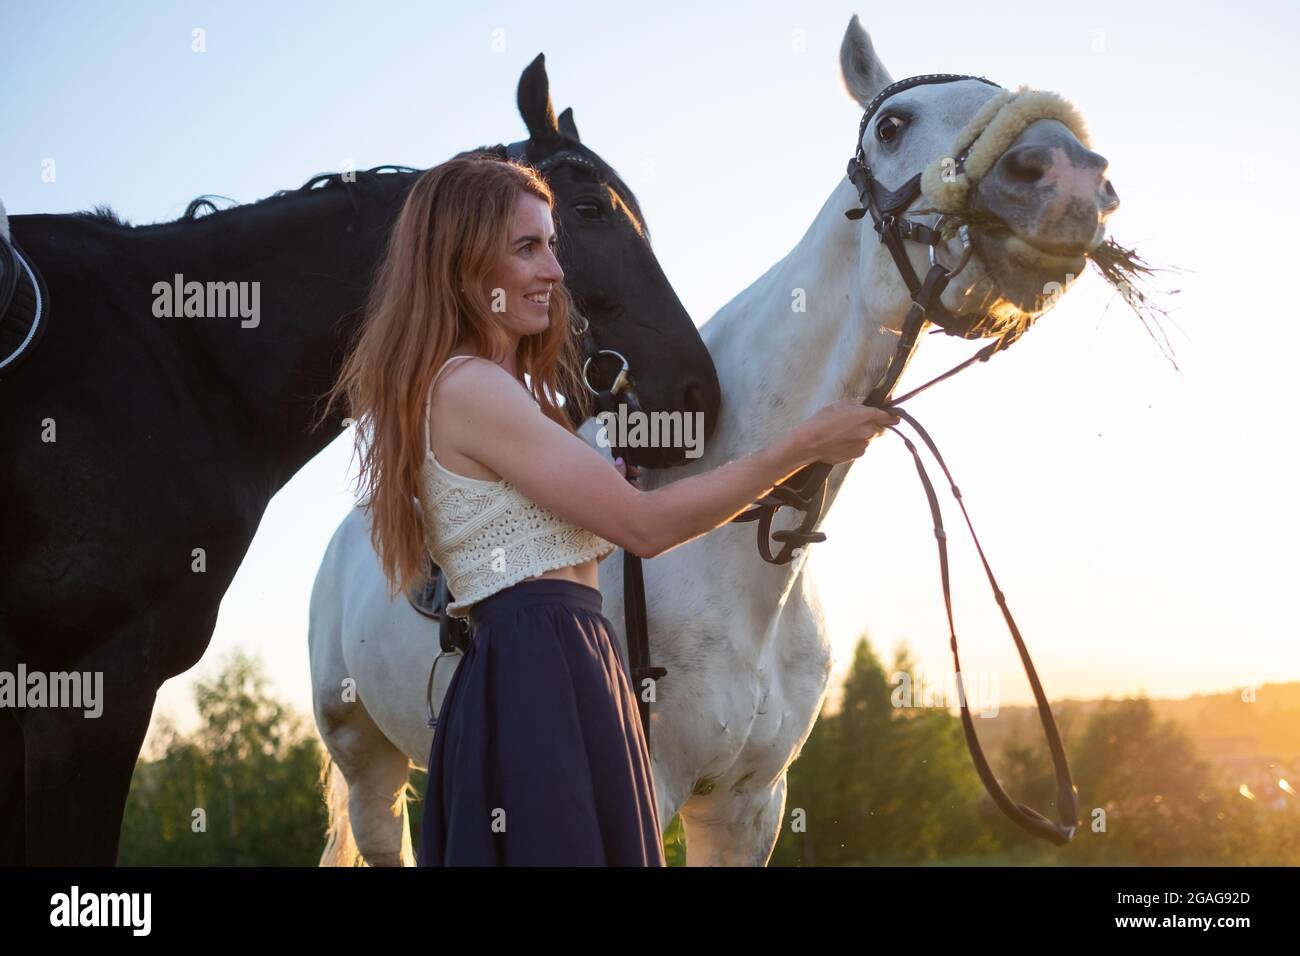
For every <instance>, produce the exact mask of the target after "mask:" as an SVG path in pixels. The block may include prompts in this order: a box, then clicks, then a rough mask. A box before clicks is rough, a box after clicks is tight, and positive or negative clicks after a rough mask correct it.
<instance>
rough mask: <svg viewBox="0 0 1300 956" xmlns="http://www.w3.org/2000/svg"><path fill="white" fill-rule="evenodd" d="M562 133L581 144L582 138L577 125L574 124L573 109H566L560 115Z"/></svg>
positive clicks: (570, 107)
mask: <svg viewBox="0 0 1300 956" xmlns="http://www.w3.org/2000/svg"><path fill="white" fill-rule="evenodd" d="M560 132H561V133H563V134H564V135H565V136H567V137H568V138H569V139H571V140H573V141H574V142H578V143H581V142H582V137H581V136H579V135H578V127H577V124H575V123H574V122H573V107H572V106H569V107H566V108H565V110H564V112H563V113H561V114H560Z"/></svg>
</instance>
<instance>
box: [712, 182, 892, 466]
mask: <svg viewBox="0 0 1300 956" xmlns="http://www.w3.org/2000/svg"><path fill="white" fill-rule="evenodd" d="M857 205H858V200H857V194H856V192H855V191H854V189H853V187H852V186H851V185H850V184H849V181H848V179H847V178H846V179H843V180H841V181H840V184H839V186H837V187H836V189H835V191H834V192H832V193H831V196H830V198H829V199H828V200H827V201H826V203H825V205H823V206H822V209H821V212H819V213H818V214H817V217H816V219H815V220H814V221H813V224H812V226H811V227H810V228H809V229H808V232H807V233H806V234H805V235H804V237H803V238H802V239H801V240H800V241H799V244H798V245H797V246H795V248H794V249H793V250H792V251H791V252H790V254H789V255H787V256H786V257H785V258H784V259H782V260H781V261H780V262H778V263H777V264H776V265H774V266H773V267H772V268H771V269H769V270H768V271H767V273H765V274H764V275H763V276H762V277H761V278H759V279H758V280H757V281H755V282H754V284H753V285H751V286H750V287H749V288H748V289H746V290H745V291H744V292H742V293H741V294H740V295H738V296H736V298H734V299H732V300H731V302H729V303H728V304H727V305H725V306H724V307H723V308H722V309H721V310H720V311H719V312H718V313H717V314H716V315H715V316H714V317H713V318H712V319H710V320H709V321H708V322H707V323H706V324H705V325H704V327H703V328H702V329H701V336H702V337H703V339H704V342H705V344H706V345H707V346H708V349H709V353H710V355H712V357H713V361H714V364H715V366H716V367H717V370H718V381H719V383H720V385H721V387H722V397H723V401H722V412H721V417H720V420H719V423H718V427H717V430H716V432H715V433H714V434H713V435H712V436H711V437H710V440H709V441H708V442H707V443H706V446H705V451H704V454H703V455H702V456H701V460H700V466H699V468H700V470H708V469H710V468H714V467H717V466H718V465H721V464H723V463H725V462H727V461H729V460H731V459H733V458H736V457H738V456H740V455H745V454H749V453H751V452H754V451H757V450H758V449H760V448H762V447H764V446H765V445H767V444H769V443H771V442H772V441H774V440H775V439H777V438H778V437H779V436H780V435H781V434H782V433H783V432H784V431H786V430H787V429H789V428H791V427H793V426H795V425H798V424H799V423H801V422H803V421H804V420H806V419H807V418H808V417H809V416H811V415H812V414H813V413H814V412H816V411H817V410H819V409H821V408H823V407H824V406H826V405H829V404H831V403H833V402H836V401H839V400H840V399H842V398H848V397H852V396H858V397H861V396H865V395H866V394H867V392H868V391H870V388H871V383H872V382H874V381H875V378H876V377H879V375H880V374H881V373H882V372H883V370H884V368H885V366H886V363H887V362H888V361H889V357H890V355H891V354H892V352H893V349H894V347H895V346H896V345H897V342H898V334H897V329H898V326H899V324H900V321H901V318H902V316H901V315H894V314H892V311H893V310H884V311H882V310H880V309H878V308H875V309H873V308H872V307H871V302H872V301H873V300H875V301H876V302H879V301H880V299H881V298H882V297H883V298H888V299H893V298H895V296H893V295H886V296H882V295H880V294H879V293H880V292H881V291H885V290H875V289H872V288H865V289H864V288H862V283H861V280H860V278H859V276H860V275H861V274H862V273H861V271H860V263H859V261H858V259H859V255H858V246H859V242H860V236H861V230H862V229H863V228H864V226H862V225H861V224H860V223H859V222H854V221H852V220H849V219H846V218H845V216H844V211H845V210H847V209H851V208H855V207H856V206H857ZM865 228H868V229H869V228H870V226H866V227H865ZM878 252H879V246H878V245H877V244H870V243H869V244H867V246H866V252H865V254H866V255H876V254H877V253H878ZM866 271H867V273H868V274H872V272H871V270H866ZM888 291H890V292H892V291H895V290H888ZM800 305H802V306H803V307H804V309H805V311H798V308H799V306H800ZM845 470H847V469H840V468H837V469H836V472H835V473H836V474H837V475H840V474H841V473H842V472H843V471H845ZM838 485H839V482H838V481H836V482H834V487H835V488H838Z"/></svg>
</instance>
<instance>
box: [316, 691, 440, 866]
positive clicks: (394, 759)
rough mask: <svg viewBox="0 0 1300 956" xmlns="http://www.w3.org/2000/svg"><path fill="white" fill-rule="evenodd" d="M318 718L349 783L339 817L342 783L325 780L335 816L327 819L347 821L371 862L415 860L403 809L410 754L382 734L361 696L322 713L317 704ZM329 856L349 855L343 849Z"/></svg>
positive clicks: (338, 862) (342, 859)
mask: <svg viewBox="0 0 1300 956" xmlns="http://www.w3.org/2000/svg"><path fill="white" fill-rule="evenodd" d="M316 723H317V726H318V727H319V728H320V732H321V738H322V739H323V740H324V741H325V747H326V749H328V750H329V752H330V757H331V758H333V760H334V764H335V767H336V768H337V770H338V771H341V772H342V774H343V778H344V780H345V781H346V787H347V790H346V793H347V820H346V821H343V820H339V819H337V806H336V805H337V803H338V797H339V796H340V794H338V792H337V788H338V787H339V786H340V783H339V781H338V780H337V779H334V780H331V782H330V783H329V784H328V787H329V792H330V794H329V802H330V806H331V809H330V814H331V817H332V818H335V819H332V820H331V823H332V824H335V825H339V826H348V825H350V826H351V828H352V836H353V839H354V840H355V841H356V848H357V850H358V852H360V854H361V856H362V857H363V858H364V859H365V861H366V862H367V863H369V864H370V865H371V866H412V865H414V863H415V854H414V852H413V851H412V848H411V830H410V827H409V825H408V819H407V811H406V805H407V800H406V794H407V785H408V783H409V776H410V766H411V761H410V758H408V757H407V756H406V754H404V753H403V752H402V751H401V750H399V749H398V748H397V747H395V746H393V744H392V743H391V742H390V741H389V740H388V738H387V737H385V736H384V733H383V731H381V730H380V729H379V727H378V726H377V725H376V724H375V722H374V721H373V720H372V719H371V718H370V715H369V714H368V713H367V712H366V708H365V705H364V704H363V703H362V702H361V701H360V700H357V701H355V702H353V703H348V704H340V705H339V706H338V708H332V709H331V710H330V712H329V713H328V715H325V716H324V717H323V718H322V715H321V714H320V712H319V705H318V712H317V719H316ZM345 836H346V835H344V834H340V835H336V837H335V839H339V838H340V837H345ZM342 845H346V841H345V840H344V842H343V844H342ZM323 862H324V861H323ZM330 862H333V863H335V864H336V865H346V864H349V863H351V862H352V861H351V860H350V859H347V857H346V855H344V856H342V857H339V858H337V859H334V860H331V861H330Z"/></svg>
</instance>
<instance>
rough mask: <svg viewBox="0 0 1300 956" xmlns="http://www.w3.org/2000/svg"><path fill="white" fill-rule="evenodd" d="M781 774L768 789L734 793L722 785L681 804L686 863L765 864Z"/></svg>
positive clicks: (779, 807) (776, 824) (781, 797)
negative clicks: (684, 831)
mask: <svg viewBox="0 0 1300 956" xmlns="http://www.w3.org/2000/svg"><path fill="white" fill-rule="evenodd" d="M784 809H785V774H784V773H782V774H781V776H780V777H778V778H777V781H776V784H775V785H774V786H772V787H771V788H770V789H767V790H750V791H745V792H743V793H740V794H737V793H735V792H734V791H732V790H731V789H730V788H728V787H726V786H721V785H720V786H719V787H718V789H716V790H715V791H714V792H712V793H708V794H695V795H693V796H692V797H691V798H690V799H689V800H687V801H686V803H685V804H684V805H683V806H682V808H681V810H680V811H679V812H680V813H681V817H682V826H683V827H684V828H685V830H686V865H687V866H766V865H767V861H768V858H769V857H770V856H771V855H772V848H773V847H775V846H776V838H777V834H778V833H780V831H781V814H782V813H783V811H784Z"/></svg>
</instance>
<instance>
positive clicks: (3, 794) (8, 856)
mask: <svg viewBox="0 0 1300 956" xmlns="http://www.w3.org/2000/svg"><path fill="white" fill-rule="evenodd" d="M23 762H24V758H23V732H22V728H21V727H20V726H19V724H18V716H17V714H15V713H14V712H13V711H10V710H6V711H4V712H0V866H22V865H23V845H24V843H25V842H26V830H27V817H26V814H25V813H24V811H23V805H24V799H23V781H24V780H25V779H26V774H25V772H24V769H23Z"/></svg>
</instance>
